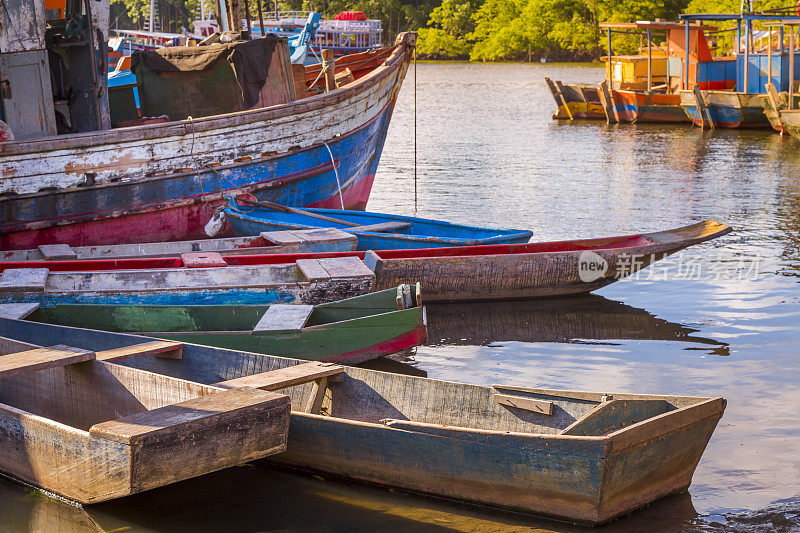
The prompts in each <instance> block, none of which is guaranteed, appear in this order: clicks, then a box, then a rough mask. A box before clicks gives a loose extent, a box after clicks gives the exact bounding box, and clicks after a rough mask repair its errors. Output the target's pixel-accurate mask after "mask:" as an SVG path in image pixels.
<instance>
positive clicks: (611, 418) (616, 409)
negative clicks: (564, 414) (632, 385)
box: [561, 400, 674, 436]
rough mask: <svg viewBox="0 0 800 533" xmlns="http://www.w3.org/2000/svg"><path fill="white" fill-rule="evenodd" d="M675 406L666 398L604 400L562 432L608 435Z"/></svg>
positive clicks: (567, 433) (563, 433)
mask: <svg viewBox="0 0 800 533" xmlns="http://www.w3.org/2000/svg"><path fill="white" fill-rule="evenodd" d="M673 409H674V407H673V406H672V405H671V404H670V403H669V402H667V401H666V400H610V401H607V402H603V403H601V404H600V405H598V406H597V407H595V408H594V409H592V410H591V411H589V412H588V413H586V414H585V415H584V416H582V417H581V418H579V419H578V420H576V421H575V422H573V423H572V424H571V425H569V426H568V427H566V428H565V429H564V431H562V432H561V434H562V435H580V436H599V435H607V434H609V433H611V432H613V431H617V430H618V429H622V428H623V427H626V426H630V425H633V424H635V423H637V422H641V421H642V420H647V419H648V418H652V417H654V416H658V415H660V414H664V413H666V412H668V411H670V410H673Z"/></svg>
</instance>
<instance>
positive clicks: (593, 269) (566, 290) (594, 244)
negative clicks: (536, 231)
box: [0, 220, 731, 303]
mask: <svg viewBox="0 0 800 533" xmlns="http://www.w3.org/2000/svg"><path fill="white" fill-rule="evenodd" d="M730 231H731V228H730V226H726V225H725V224H721V223H719V222H715V221H713V220H706V221H703V222H699V223H697V224H692V225H690V226H685V227H682V228H677V229H672V230H667V231H660V232H655V233H645V234H638V235H625V236H620V237H605V238H600V239H585V240H575V241H559V242H540V243H528V244H495V245H488V246H463V247H453V248H430V249H418V250H380V251H374V250H371V251H368V252H343V253H318V254H291V255H238V256H220V258H219V259H218V261H219V264H225V265H228V267H230V266H248V267H251V268H252V267H254V266H256V265H262V266H263V265H273V266H274V265H279V264H282V263H295V262H296V261H303V260H306V259H315V260H323V259H330V258H334V257H343V256H353V257H358V258H363V259H364V261H365V263H366V265H367V266H368V267H369V268H371V269H372V270H373V271H374V273H375V290H383V289H389V288H391V287H396V286H397V285H400V284H403V283H406V284H412V283H417V282H421V283H422V286H423V288H424V290H425V300H426V301H427V302H447V301H479V300H514V299H524V298H551V297H557V296H569V295H574V294H583V293H588V292H591V291H594V290H597V289H599V288H601V287H605V286H606V285H608V284H610V283H613V282H615V281H618V280H619V279H622V278H624V277H626V276H630V275H631V274H633V273H635V272H638V271H639V270H641V269H643V268H646V267H647V266H649V265H650V264H652V263H653V262H655V261H658V260H660V259H663V258H664V257H667V256H668V255H670V254H672V253H675V252H678V251H680V250H682V249H684V248H687V247H689V246H692V245H695V244H699V243H702V242H705V241H708V240H711V239H715V238H717V237H720V236H722V235H725V234H727V233H729V232H730ZM180 266H186V262H185V258H181V257H175V258H162V259H150V260H137V259H127V260H119V261H104V260H94V261H39V262H37V261H33V262H28V263H22V262H16V263H14V262H5V263H3V262H0V271H2V270H5V269H20V268H29V269H30V268H45V269H49V271H50V272H51V275H55V274H52V273H54V272H60V271H94V270H109V269H152V268H178V267H180ZM2 283H3V281H2V277H0V300H2ZM29 301H33V300H29ZM164 303H169V302H164ZM173 303H174V302H173Z"/></svg>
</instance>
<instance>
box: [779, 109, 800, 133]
mask: <svg viewBox="0 0 800 533" xmlns="http://www.w3.org/2000/svg"><path fill="white" fill-rule="evenodd" d="M781 126H783V131H785V132H786V133H788V134H789V135H791V136H792V137H794V138H795V139H797V140H800V109H792V110H789V109H787V110H784V111H781Z"/></svg>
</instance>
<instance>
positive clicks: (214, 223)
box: [203, 209, 225, 237]
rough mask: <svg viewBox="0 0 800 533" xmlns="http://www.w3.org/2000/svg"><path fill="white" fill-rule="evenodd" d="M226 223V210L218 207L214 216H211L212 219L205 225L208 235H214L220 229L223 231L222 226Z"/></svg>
mask: <svg viewBox="0 0 800 533" xmlns="http://www.w3.org/2000/svg"><path fill="white" fill-rule="evenodd" d="M224 225H225V212H224V211H222V209H217V210H216V211H214V216H213V217H211V220H209V221H208V224H206V225H205V228H203V229H205V231H206V235H208V236H209V237H213V236H214V235H216V234H217V233H219V232H220V231H222V226H224Z"/></svg>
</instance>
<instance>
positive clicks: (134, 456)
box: [0, 326, 290, 504]
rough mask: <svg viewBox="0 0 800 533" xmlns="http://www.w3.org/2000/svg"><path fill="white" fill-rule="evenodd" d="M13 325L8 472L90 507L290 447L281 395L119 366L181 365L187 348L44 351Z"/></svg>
mask: <svg viewBox="0 0 800 533" xmlns="http://www.w3.org/2000/svg"><path fill="white" fill-rule="evenodd" d="M14 329H16V328H6V327H5V326H2V327H0V332H2V335H3V336H1V337H0V472H2V473H3V474H4V475H6V476H10V477H12V478H15V479H18V480H21V481H24V482H26V483H30V484H32V485H34V486H36V487H39V488H41V489H43V490H46V491H49V492H51V493H55V494H58V495H59V496H62V497H64V498H68V499H70V500H74V501H76V502H79V503H81V504H89V503H97V502H102V501H106V500H111V499H114V498H120V497H123V496H127V495H130V494H134V493H137V492H142V491H145V490H150V489H154V488H157V487H162V486H164V485H168V484H170V483H175V482H176V481H181V480H184V479H189V478H192V477H196V476H200V475H203V474H207V473H209V472H214V471H216V470H220V469H223V468H227V467H230V466H235V465H237V464H241V463H242V462H245V461H251V460H254V459H259V458H262V457H266V456H268V455H272V454H275V453H278V452H281V451H284V450H285V449H286V438H287V431H288V427H289V407H290V405H289V397H288V396H286V395H284V394H276V393H274V392H268V391H260V390H254V389H252V388H229V387H224V388H223V387H214V386H209V385H203V384H201V383H195V382H191V381H187V380H184V379H179V378H173V377H168V376H164V375H159V374H154V373H152V372H145V371H142V370H137V369H135V368H131V367H125V366H121V365H116V364H112V363H111V361H118V360H120V359H122V358H126V357H150V356H155V357H173V358H175V357H177V358H180V356H181V345H180V344H179V343H174V342H163V341H150V342H147V341H146V340H145V339H136V338H132V339H128V340H126V341H124V342H121V343H120V344H119V345H117V346H115V347H114V348H113V349H110V350H100V349H97V348H93V349H91V350H90V349H87V348H78V347H71V346H69V345H63V344H62V343H61V341H59V342H58V344H55V343H52V344H54V345H52V346H49V347H43V346H41V345H39V344H35V343H40V342H42V340H43V339H37V338H34V337H35V336H33V337H32V336H26V337H25V338H24V339H22V338H20V337H18V336H16V335H15V331H12V330H14ZM65 340H66V339H65ZM70 340H72V339H70ZM46 344H51V343H50V342H49V339H48V341H47V342H46ZM82 344H83V345H84V346H90V344H91V343H88V344H87V343H82Z"/></svg>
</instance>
